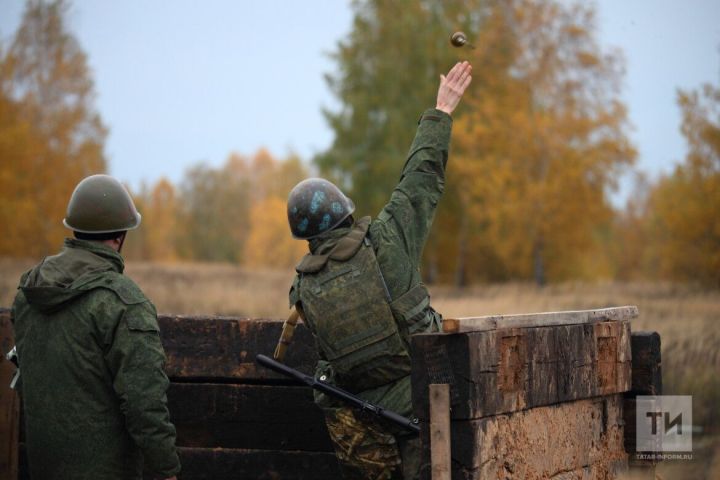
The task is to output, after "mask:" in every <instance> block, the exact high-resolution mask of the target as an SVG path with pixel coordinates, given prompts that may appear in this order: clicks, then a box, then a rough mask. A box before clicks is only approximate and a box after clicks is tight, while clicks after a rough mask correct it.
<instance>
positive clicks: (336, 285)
mask: <svg viewBox="0 0 720 480" xmlns="http://www.w3.org/2000/svg"><path fill="white" fill-rule="evenodd" d="M369 224H370V218H369V217H366V218H363V219H361V220H359V221H358V222H357V224H356V225H355V227H353V229H352V230H351V231H350V233H349V234H348V235H346V236H345V237H343V238H342V239H340V240H339V241H338V243H337V245H336V246H335V248H333V250H332V251H331V252H330V253H328V254H327V255H311V254H308V255H306V256H305V257H304V258H303V260H302V261H301V262H300V264H299V265H298V266H297V268H296V269H297V271H298V273H299V274H300V283H299V291H298V294H299V300H300V302H301V304H302V310H303V313H304V318H305V321H306V322H307V323H308V324H309V326H310V328H311V329H312V330H313V332H314V334H315V337H316V339H317V342H318V346H319V347H320V349H321V350H322V353H323V354H324V356H325V357H326V359H327V360H328V362H330V365H331V366H332V367H333V369H334V370H335V375H336V379H337V381H338V383H339V384H340V385H342V386H344V387H345V388H346V389H348V390H351V391H362V390H366V389H369V388H374V387H378V386H380V385H384V384H387V383H390V382H392V381H395V380H397V379H399V378H402V377H404V376H406V375H408V374H409V373H410V355H409V352H408V350H409V349H408V345H407V343H406V341H404V340H403V337H402V336H401V335H400V332H399V330H398V324H397V321H396V318H395V316H394V315H393V310H392V308H391V302H392V299H391V298H390V294H389V292H388V289H387V286H386V285H385V281H384V279H383V276H382V272H381V270H380V266H379V264H378V261H377V259H376V257H375V252H374V250H373V247H372V244H371V243H370V240H369V238H368V237H367V230H368V227H369Z"/></svg>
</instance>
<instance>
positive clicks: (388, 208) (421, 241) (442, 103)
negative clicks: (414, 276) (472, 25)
mask: <svg viewBox="0 0 720 480" xmlns="http://www.w3.org/2000/svg"><path fill="white" fill-rule="evenodd" d="M471 72H472V67H471V66H470V64H469V63H468V62H460V63H457V64H456V65H455V66H454V67H452V69H450V71H449V72H448V74H447V76H445V75H441V76H440V87H439V88H438V94H437V102H436V107H435V108H431V109H428V110H426V111H425V113H423V115H422V117H421V118H420V123H419V126H418V129H417V133H416V134H415V139H414V140H413V143H412V145H411V147H410V152H409V153H408V158H407V161H406V162H405V166H404V167H403V171H402V175H401V177H400V182H399V183H398V185H397V187H395V190H394V191H393V193H392V196H391V197H390V201H389V202H388V204H387V205H385V208H383V210H382V212H380V215H379V216H378V219H377V222H374V223H377V226H376V227H375V228H376V229H377V230H381V231H382V235H384V236H386V237H392V238H394V240H393V243H394V244H396V243H397V242H400V243H401V244H404V246H405V252H406V253H407V255H408V257H409V258H410V260H411V261H412V262H413V263H414V264H415V266H417V265H418V264H419V263H420V256H421V255H422V250H423V247H424V245H425V241H426V239H427V235H428V233H429V231H430V226H431V225H432V221H433V217H434V214H435V208H436V207H437V203H438V201H439V200H440V197H441V196H442V192H443V189H444V186H445V165H446V163H447V158H448V149H449V145H450V131H451V127H452V119H451V118H450V114H451V113H452V112H453V111H454V110H455V107H457V105H458V103H459V102H460V99H461V98H462V95H463V93H464V92H465V90H466V89H467V87H468V85H470V81H471V80H472V77H471V75H470V74H471Z"/></svg>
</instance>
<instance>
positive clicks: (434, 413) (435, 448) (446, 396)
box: [429, 383, 451, 480]
mask: <svg viewBox="0 0 720 480" xmlns="http://www.w3.org/2000/svg"><path fill="white" fill-rule="evenodd" d="M429 389H430V392H429V396H430V463H431V464H432V480H450V472H451V461H450V385H448V384H446V383H441V384H437V383H431V384H430V385H429Z"/></svg>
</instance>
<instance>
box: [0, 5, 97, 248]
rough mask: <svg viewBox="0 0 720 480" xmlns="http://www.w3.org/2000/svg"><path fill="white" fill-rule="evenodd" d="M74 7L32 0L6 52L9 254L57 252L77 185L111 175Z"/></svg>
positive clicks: (1, 87) (1, 73)
mask: <svg viewBox="0 0 720 480" xmlns="http://www.w3.org/2000/svg"><path fill="white" fill-rule="evenodd" d="M67 10H68V6H67V4H66V3H65V2H63V1H62V0H58V1H54V2H51V3H46V2H41V1H36V0H31V1H28V2H27V5H26V8H25V12H24V14H23V18H22V22H21V24H20V27H19V28H18V30H17V32H16V33H15V35H14V37H13V38H12V40H11V41H10V43H9V45H8V46H7V48H4V49H2V51H1V52H0V53H1V55H0V108H2V113H3V114H2V116H1V117H0V118H2V120H0V129H1V131H0V139H1V140H0V149H1V150H2V151H1V152H0V153H1V154H2V158H3V169H2V179H0V187H1V188H0V205H2V207H0V222H2V224H3V225H4V226H5V227H4V228H5V232H4V234H3V238H2V239H0V253H2V254H6V255H14V256H18V255H34V256H35V255H40V254H43V253H47V252H49V251H51V250H53V249H54V248H56V246H57V242H58V241H59V240H60V239H61V238H62V237H63V235H65V234H66V231H65V230H64V228H63V226H62V223H61V220H62V218H63V216H64V213H65V206H66V205H67V201H68V199H69V197H70V194H71V193H72V190H73V188H74V187H75V185H76V184H77V182H78V181H79V180H81V179H82V178H83V177H85V176H87V175H89V174H92V173H101V172H103V171H104V170H105V157H104V154H103V145H104V141H105V136H106V130H105V127H104V126H103V124H102V121H101V119H100V116H99V115H98V113H97V112H96V110H95V107H94V104H93V102H94V89H93V81H92V77H91V74H90V71H89V68H88V65H87V59H86V56H85V53H84V52H83V51H82V48H81V47H80V45H79V43H78V41H77V39H76V38H75V37H74V35H73V34H72V33H71V32H70V31H69V30H68V28H67V25H66V21H65V16H66V13H67ZM29 238H32V241H28V239H29Z"/></svg>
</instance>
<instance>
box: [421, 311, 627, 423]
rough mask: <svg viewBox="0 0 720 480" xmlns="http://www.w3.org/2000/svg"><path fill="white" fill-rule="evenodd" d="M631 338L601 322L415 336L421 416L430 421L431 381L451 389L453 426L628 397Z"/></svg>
mask: <svg viewBox="0 0 720 480" xmlns="http://www.w3.org/2000/svg"><path fill="white" fill-rule="evenodd" d="M629 332H630V325H629V322H603V323H600V324H592V323H588V324H578V325H558V326H549V327H533V328H512V329H497V330H488V331H479V332H468V333H459V334H455V335H438V334H422V335H414V336H413V338H412V350H413V370H412V375H413V378H412V380H413V381H412V384H413V405H414V407H415V414H416V415H417V416H418V417H419V418H421V419H427V418H428V415H429V411H428V394H427V388H428V387H427V386H428V385H429V384H430V383H448V384H450V388H451V403H452V405H453V408H452V418H453V420H462V419H473V418H481V417H485V416H490V415H497V414H501V413H508V412H514V411H520V410H524V409H528V408H533V407H537V406H542V405H550V404H553V403H558V402H563V401H572V400H578V399H582V398H591V397H595V396H598V395H605V394H614V393H622V392H625V391H627V390H629V388H630V335H629ZM438 378H440V379H442V382H440V381H438Z"/></svg>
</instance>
